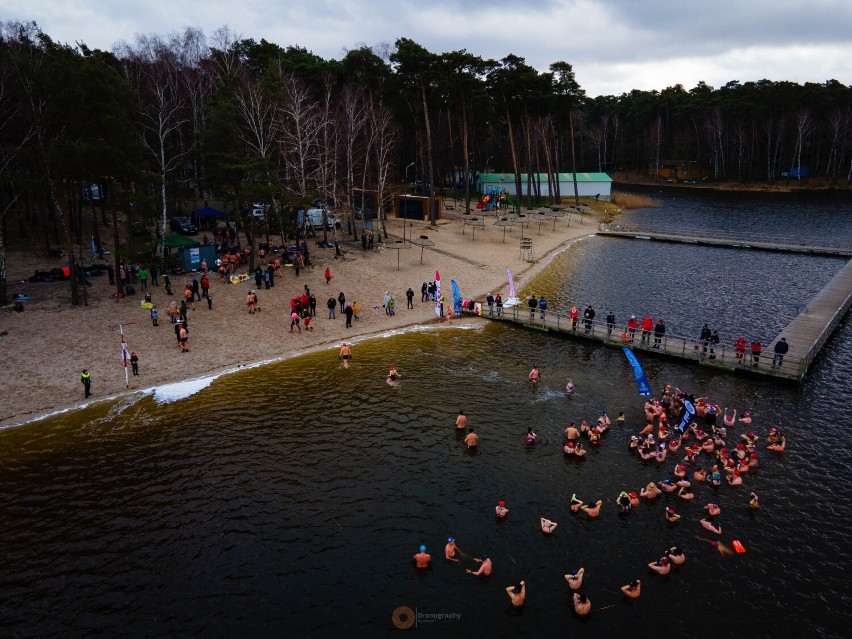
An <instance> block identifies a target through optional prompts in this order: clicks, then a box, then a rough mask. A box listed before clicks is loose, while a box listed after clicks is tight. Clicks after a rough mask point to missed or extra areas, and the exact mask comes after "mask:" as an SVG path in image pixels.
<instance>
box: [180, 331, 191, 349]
mask: <svg viewBox="0 0 852 639" xmlns="http://www.w3.org/2000/svg"><path fill="white" fill-rule="evenodd" d="M180 352H181V353H188V352H189V333H188V332H187V330H186V324H182V325H181V327H180Z"/></svg>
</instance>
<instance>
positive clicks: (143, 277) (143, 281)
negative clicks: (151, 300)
mask: <svg viewBox="0 0 852 639" xmlns="http://www.w3.org/2000/svg"><path fill="white" fill-rule="evenodd" d="M139 288H140V289H141V290H143V291H147V290H148V269H146V268H145V267H144V266H143V267H141V268H140V269H139Z"/></svg>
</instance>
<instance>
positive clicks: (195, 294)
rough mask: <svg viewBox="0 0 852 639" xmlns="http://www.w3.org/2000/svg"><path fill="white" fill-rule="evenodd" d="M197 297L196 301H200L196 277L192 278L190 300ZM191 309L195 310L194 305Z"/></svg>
mask: <svg viewBox="0 0 852 639" xmlns="http://www.w3.org/2000/svg"><path fill="white" fill-rule="evenodd" d="M196 297H197V298H198V301H199V302H200V301H201V287H200V286H199V285H198V279H197V278H195V277H193V278H192V301H193V302H194V301H195V298H196ZM192 310H193V311H194V310H195V307H194V306H193V307H192Z"/></svg>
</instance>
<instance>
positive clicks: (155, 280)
mask: <svg viewBox="0 0 852 639" xmlns="http://www.w3.org/2000/svg"><path fill="white" fill-rule="evenodd" d="M148 270H149V271H150V273H151V284H153V285H154V286H159V285H160V271H158V270H157V265H156V264H151V268H150V269H148Z"/></svg>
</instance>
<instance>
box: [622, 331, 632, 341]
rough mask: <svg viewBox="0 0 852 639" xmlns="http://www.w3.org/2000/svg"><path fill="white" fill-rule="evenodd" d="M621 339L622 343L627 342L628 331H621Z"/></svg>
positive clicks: (628, 337) (628, 338)
mask: <svg viewBox="0 0 852 639" xmlns="http://www.w3.org/2000/svg"><path fill="white" fill-rule="evenodd" d="M621 341H622V342H623V343H625V344H627V342H629V341H630V333H628V332H627V331H625V332H623V333H622V334H621Z"/></svg>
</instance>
